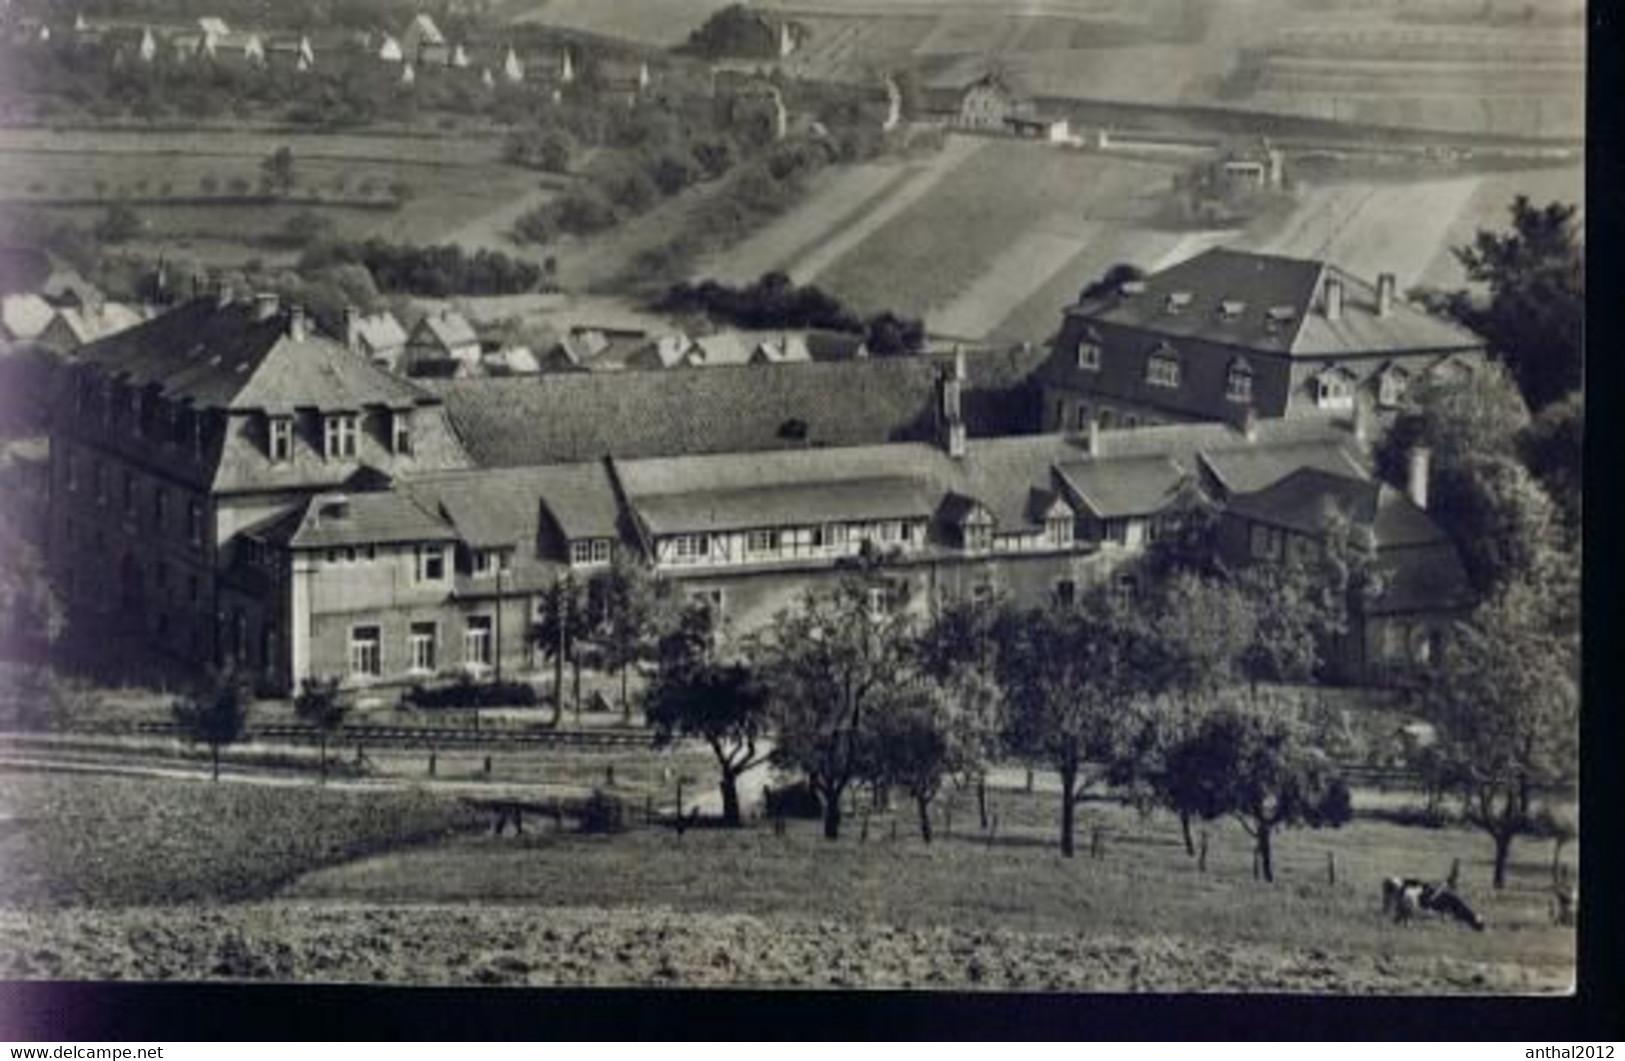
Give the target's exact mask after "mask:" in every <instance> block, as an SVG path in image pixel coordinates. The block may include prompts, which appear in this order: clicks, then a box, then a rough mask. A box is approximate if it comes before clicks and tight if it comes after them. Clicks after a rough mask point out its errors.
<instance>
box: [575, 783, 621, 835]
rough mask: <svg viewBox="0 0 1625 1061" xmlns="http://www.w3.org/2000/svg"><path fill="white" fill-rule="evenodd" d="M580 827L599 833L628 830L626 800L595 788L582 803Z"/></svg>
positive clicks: (589, 831) (584, 830) (588, 831)
mask: <svg viewBox="0 0 1625 1061" xmlns="http://www.w3.org/2000/svg"><path fill="white" fill-rule="evenodd" d="M580 829H581V831H582V832H584V833H598V834H604V833H624V832H626V801H625V800H624V799H622V798H621V797H619V796H617V795H614V794H613V793H610V792H605V791H604V790H603V789H600V788H595V789H593V790H592V795H590V796H588V797H587V799H586V801H585V802H584V803H582V804H581V825H580Z"/></svg>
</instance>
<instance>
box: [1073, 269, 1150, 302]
mask: <svg viewBox="0 0 1625 1061" xmlns="http://www.w3.org/2000/svg"><path fill="white" fill-rule="evenodd" d="M1143 279H1145V270H1144V269H1141V268H1140V267H1139V266H1138V265H1133V264H1130V263H1128V262H1118V263H1117V264H1116V265H1114V266H1112V267H1111V268H1110V269H1107V270H1106V272H1105V274H1104V275H1103V276H1101V278H1100V279H1099V280H1096V281H1094V282H1093V283H1090V284H1089V285H1088V286H1086V287H1085V288H1084V289H1083V290H1082V291H1081V292H1079V293H1078V301H1079V302H1087V301H1089V300H1090V299H1092V298H1098V297H1099V296H1101V295H1105V294H1110V293H1111V292H1113V291H1116V290H1117V289H1118V288H1120V287H1122V286H1123V285H1124V284H1126V283H1129V282H1130V281H1133V280H1143Z"/></svg>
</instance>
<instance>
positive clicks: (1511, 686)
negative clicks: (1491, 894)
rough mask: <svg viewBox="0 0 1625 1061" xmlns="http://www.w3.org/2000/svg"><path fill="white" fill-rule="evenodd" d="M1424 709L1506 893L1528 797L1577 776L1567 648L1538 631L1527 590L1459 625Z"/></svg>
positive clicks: (1536, 608)
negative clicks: (1490, 850) (1492, 850)
mask: <svg viewBox="0 0 1625 1061" xmlns="http://www.w3.org/2000/svg"><path fill="white" fill-rule="evenodd" d="M1423 704H1424V710H1425V713H1426V715H1427V717H1428V719H1429V720H1430V721H1431V722H1432V723H1433V724H1434V726H1435V728H1436V729H1437V731H1438V735H1439V745H1438V747H1439V753H1440V755H1441V756H1442V757H1443V759H1444V762H1445V763H1447V764H1449V765H1448V769H1449V774H1450V776H1452V777H1454V778H1458V779H1460V783H1461V785H1462V787H1463V789H1464V791H1465V793H1466V795H1467V797H1468V799H1469V806H1470V811H1469V813H1468V819H1469V821H1471V822H1472V823H1473V824H1474V825H1476V826H1478V827H1479V828H1481V829H1483V830H1484V831H1485V832H1487V833H1488V834H1489V836H1490V839H1491V840H1492V841H1493V843H1494V845H1495V870H1494V883H1495V887H1497V888H1501V887H1504V886H1505V885H1506V870H1507V861H1508V858H1509V856H1510V854H1511V850H1512V842H1513V840H1514V839H1515V838H1516V837H1517V836H1518V835H1520V834H1522V833H1524V832H1527V831H1529V829H1530V827H1531V825H1532V824H1533V822H1534V816H1533V807H1532V804H1533V801H1534V793H1535V791H1536V790H1537V789H1538V788H1540V787H1542V786H1559V785H1569V784H1572V782H1573V779H1574V777H1575V772H1576V768H1577V759H1578V726H1579V694H1578V688H1577V685H1576V681H1575V660H1574V655H1573V652H1572V644H1571V642H1570V641H1569V640H1568V639H1566V638H1563V637H1560V636H1557V635H1555V634H1554V633H1552V632H1550V631H1549V630H1548V629H1547V628H1546V624H1545V623H1544V622H1543V621H1542V617H1541V606H1540V604H1539V602H1538V601H1537V600H1536V599H1535V598H1534V591H1533V590H1532V589H1531V588H1530V587H1526V586H1517V585H1514V586H1512V587H1510V588H1509V589H1507V590H1506V591H1505V592H1503V593H1501V594H1500V595H1498V596H1497V597H1495V598H1494V599H1492V600H1490V601H1489V602H1488V603H1486V604H1485V605H1483V606H1482V607H1481V608H1479V609H1478V611H1477V612H1476V613H1475V614H1474V615H1473V617H1472V619H1471V620H1470V621H1468V622H1465V623H1461V624H1458V626H1457V628H1456V631H1455V635H1454V637H1453V638H1452V639H1451V643H1450V648H1449V651H1447V652H1446V653H1445V654H1444V659H1443V660H1442V662H1441V664H1440V666H1439V667H1438V669H1437V670H1436V671H1435V672H1434V674H1433V677H1432V680H1431V682H1430V683H1429V685H1428V687H1427V688H1426V690H1425V691H1424V697H1423Z"/></svg>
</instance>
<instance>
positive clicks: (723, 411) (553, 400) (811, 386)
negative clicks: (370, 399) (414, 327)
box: [424, 354, 1030, 467]
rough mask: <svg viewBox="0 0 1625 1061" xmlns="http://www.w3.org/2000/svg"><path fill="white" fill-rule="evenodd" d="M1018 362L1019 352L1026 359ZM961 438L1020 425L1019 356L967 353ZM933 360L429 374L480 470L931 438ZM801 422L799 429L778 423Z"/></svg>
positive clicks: (939, 363) (936, 363) (937, 366)
mask: <svg viewBox="0 0 1625 1061" xmlns="http://www.w3.org/2000/svg"><path fill="white" fill-rule="evenodd" d="M1029 360H1030V358H1029ZM967 361H968V364H969V380H968V385H967V388H966V394H965V399H964V411H965V420H966V424H967V428H968V430H969V431H970V433H971V434H972V435H995V434H1008V433H1010V432H1012V431H1018V430H1021V429H1022V428H1023V427H1024V426H1025V424H1026V422H1027V417H1026V416H1025V415H1024V414H1025V413H1026V409H1025V406H1024V405H1023V404H1022V401H1023V400H1022V398H1021V394H1022V393H1023V385H1024V383H1025V379H1026V372H1025V371H1023V368H1024V367H1026V366H1024V364H1023V358H1022V355H1007V354H988V355H985V356H984V355H976V356H971V357H969V358H967ZM943 364H944V362H943V360H942V359H940V358H931V357H900V358H874V359H869V360H862V361H852V362H844V363H829V364H818V363H808V364H783V365H767V366H762V365H751V366H739V367H728V368H692V369H691V368H674V369H670V370H668V371H665V372H617V373H561V374H544V375H541V376H538V377H535V378H526V379H524V380H521V381H516V380H480V379H472V380H435V381H426V382H425V383H424V387H425V388H426V389H427V390H429V391H430V392H432V393H434V394H437V395H439V396H440V397H442V398H443V399H445V402H446V405H447V408H448V409H449V410H450V413H451V416H452V421H453V423H454V424H455V425H456V428H457V431H458V434H459V435H460V436H461V438H462V440H463V443H464V445H465V446H466V447H467V448H468V450H469V452H470V454H471V455H472V456H473V457H474V459H475V460H476V461H477V462H479V463H481V464H484V465H489V466H496V467H501V466H517V465H525V464H543V463H549V462H555V463H563V462H569V461H577V460H590V459H594V458H597V457H602V456H604V455H606V454H613V455H614V456H616V457H623V458H636V457H652V456H661V455H666V454H677V453H689V454H697V453H742V452H754V451H762V450H774V449H787V448H792V447H802V446H808V445H810V446H855V445H862V444H865V443H875V442H885V441H894V440H912V439H922V438H927V437H930V436H931V434H932V407H933V403H934V401H935V395H936V385H937V378H938V375H939V373H940V371H941V369H942V367H943ZM792 421H800V422H801V423H803V424H805V425H806V428H807V430H806V434H805V437H804V438H802V437H799V436H797V435H796V434H795V433H793V432H787V431H785V430H784V429H785V428H786V427H787V426H788V425H790V424H791V422H792Z"/></svg>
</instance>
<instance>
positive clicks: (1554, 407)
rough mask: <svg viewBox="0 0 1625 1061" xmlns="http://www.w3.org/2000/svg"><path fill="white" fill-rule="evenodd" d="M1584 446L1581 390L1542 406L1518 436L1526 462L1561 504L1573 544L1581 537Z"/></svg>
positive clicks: (1557, 502)
mask: <svg viewBox="0 0 1625 1061" xmlns="http://www.w3.org/2000/svg"><path fill="white" fill-rule="evenodd" d="M1584 449H1585V398H1584V397H1583V396H1582V395H1581V394H1580V393H1579V392H1578V391H1576V392H1574V393H1573V394H1570V395H1569V396H1568V397H1566V398H1562V399H1560V400H1558V401H1555V402H1553V403H1552V404H1551V405H1548V406H1547V407H1546V408H1544V409H1542V410H1541V411H1540V413H1539V414H1538V415H1537V416H1536V417H1535V418H1534V420H1533V421H1532V422H1531V423H1530V424H1529V426H1528V427H1526V428H1525V429H1524V430H1523V433H1522V434H1521V435H1519V437H1518V450H1519V452H1520V453H1521V454H1522V456H1523V462H1524V464H1525V466H1527V467H1528V469H1529V471H1530V472H1531V473H1532V474H1533V475H1534V476H1535V478H1536V479H1538V480H1539V481H1540V484H1541V486H1543V487H1545V489H1546V493H1547V494H1548V495H1550V496H1551V499H1552V501H1553V502H1554V503H1555V504H1556V505H1557V509H1558V512H1559V513H1561V515H1562V517H1563V527H1564V530H1565V531H1566V533H1567V536H1568V540H1569V541H1570V542H1571V543H1577V542H1578V541H1579V540H1580V485H1581V458H1582V453H1583V451H1584Z"/></svg>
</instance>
